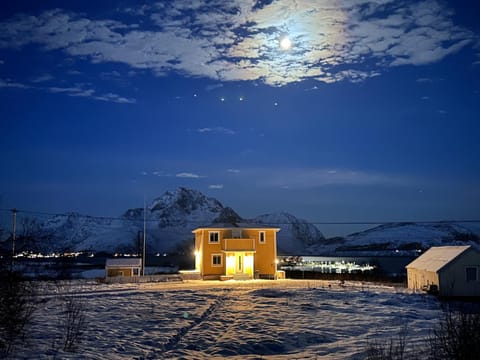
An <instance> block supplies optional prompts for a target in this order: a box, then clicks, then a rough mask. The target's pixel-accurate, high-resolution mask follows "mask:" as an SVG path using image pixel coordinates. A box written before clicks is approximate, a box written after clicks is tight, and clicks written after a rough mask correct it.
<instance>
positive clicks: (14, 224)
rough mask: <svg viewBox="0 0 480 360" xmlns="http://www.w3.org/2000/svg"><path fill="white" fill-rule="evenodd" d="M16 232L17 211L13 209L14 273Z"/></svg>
mask: <svg viewBox="0 0 480 360" xmlns="http://www.w3.org/2000/svg"><path fill="white" fill-rule="evenodd" d="M16 232H17V209H12V263H11V270H12V271H13V259H14V258H15V237H16Z"/></svg>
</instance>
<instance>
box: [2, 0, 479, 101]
mask: <svg viewBox="0 0 480 360" xmlns="http://www.w3.org/2000/svg"><path fill="white" fill-rule="evenodd" d="M111 16H116V17H117V18H118V19H100V18H99V15H97V14H95V16H88V15H85V14H76V13H72V12H67V11H64V10H61V9H54V10H49V11H45V12H43V13H41V14H37V15H16V16H14V17H12V18H10V19H8V20H4V21H3V22H0V48H12V49H22V48H23V47H25V46H26V45H29V44H36V45H38V46H40V47H41V48H42V49H43V50H44V51H53V50H56V51H63V52H65V53H66V54H67V55H69V56H73V57H78V58H82V59H88V60H89V61H90V62H91V63H95V64H96V63H106V62H116V63H122V64H127V65H129V66H130V67H131V68H133V69H134V70H150V71H151V72H153V74H155V75H157V76H164V75H166V74H168V73H170V72H176V73H179V74H182V75H185V76H192V77H206V78H210V79H213V80H215V81H235V80H249V81H257V82H258V81H262V82H264V83H266V84H269V85H272V86H281V85H285V84H288V83H292V82H298V81H303V80H309V79H310V80H312V79H313V80H317V81H321V82H325V83H332V82H338V81H343V80H347V81H352V82H361V81H365V80H366V79H368V78H370V77H373V76H378V75H379V74H381V73H382V72H383V71H384V70H385V69H387V68H389V67H393V66H405V65H424V64H430V63H434V62H438V61H441V60H442V59H444V58H445V57H447V56H449V55H451V54H454V53H456V52H458V51H460V50H461V49H463V48H465V47H467V46H470V45H473V44H474V43H475V41H478V34H475V33H473V32H472V31H470V30H468V29H465V28H462V27H460V26H458V25H456V24H455V23H454V22H453V12H452V11H451V10H450V9H449V8H448V7H446V5H445V3H444V2H442V1H440V0H423V1H413V0H412V1H394V0H376V1H371V0H345V1H341V2H333V1H330V0H319V1H311V0H297V1H291V0H277V1H273V2H271V1H265V2H254V1H253V0H250V1H245V0H232V1H223V0H209V1H207V0H195V1H189V2H184V1H181V0H177V1H172V2H169V3H168V6H167V5H165V4H163V3H157V4H154V5H144V6H142V7H140V8H138V9H136V10H134V9H132V8H127V9H123V14H122V13H121V11H120V12H119V13H117V14H111ZM147 18H148V19H149V20H150V21H144V19H147ZM120 19H121V20H120ZM152 24H153V25H154V26H152ZM285 35H288V37H289V38H290V40H291V42H292V47H291V48H290V49H289V50H282V49H281V48H280V46H279V40H280V38H281V37H282V36H285ZM117 100H118V99H117ZM121 101H122V100H120V102H121Z"/></svg>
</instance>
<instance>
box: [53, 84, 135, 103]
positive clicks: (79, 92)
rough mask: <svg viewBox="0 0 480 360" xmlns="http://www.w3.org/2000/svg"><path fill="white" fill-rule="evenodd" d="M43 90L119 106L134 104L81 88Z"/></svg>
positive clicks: (114, 95)
mask: <svg viewBox="0 0 480 360" xmlns="http://www.w3.org/2000/svg"><path fill="white" fill-rule="evenodd" d="M45 90H47V91H49V92H51V93H65V94H66V95H68V96H73V97H88V98H92V99H95V100H99V101H106V102H114V103H119V104H134V103H135V102H136V100H135V99H133V98H125V97H123V96H120V95H117V94H112V93H107V94H101V95H98V94H96V93H95V90H94V89H85V88H83V87H81V86H74V87H55V86H52V87H48V88H45Z"/></svg>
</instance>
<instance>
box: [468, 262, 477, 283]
mask: <svg viewBox="0 0 480 360" xmlns="http://www.w3.org/2000/svg"><path fill="white" fill-rule="evenodd" d="M465 275H466V279H467V281H477V280H478V276H477V268H476V267H475V266H468V267H466V268H465Z"/></svg>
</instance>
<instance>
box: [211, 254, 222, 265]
mask: <svg viewBox="0 0 480 360" xmlns="http://www.w3.org/2000/svg"><path fill="white" fill-rule="evenodd" d="M212 266H222V255H212Z"/></svg>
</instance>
